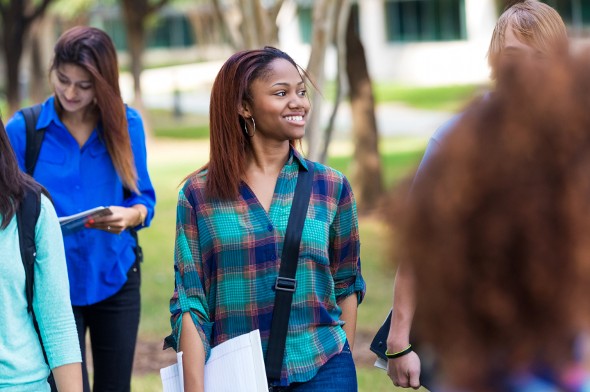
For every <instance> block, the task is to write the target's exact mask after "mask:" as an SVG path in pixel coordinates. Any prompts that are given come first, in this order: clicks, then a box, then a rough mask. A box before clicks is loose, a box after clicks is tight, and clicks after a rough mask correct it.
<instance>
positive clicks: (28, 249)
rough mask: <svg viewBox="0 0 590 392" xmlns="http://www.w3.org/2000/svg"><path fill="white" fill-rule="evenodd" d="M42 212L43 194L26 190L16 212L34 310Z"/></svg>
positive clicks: (29, 303) (31, 308)
mask: <svg viewBox="0 0 590 392" xmlns="http://www.w3.org/2000/svg"><path fill="white" fill-rule="evenodd" d="M40 212H41V194H40V193H39V192H35V191H31V190H30V191H27V192H25V197H24V198H23V200H22V201H21V203H20V206H19V208H18V210H17V212H16V219H17V226H18V241H19V245H20V254H21V259H22V262H23V266H24V268H25V279H26V286H25V290H26V295H27V309H28V311H29V312H32V311H33V285H34V281H35V275H34V271H35V257H36V256H37V246H36V244H35V226H36V225H37V220H38V218H39V213H40Z"/></svg>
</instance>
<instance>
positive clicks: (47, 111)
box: [37, 96, 61, 129]
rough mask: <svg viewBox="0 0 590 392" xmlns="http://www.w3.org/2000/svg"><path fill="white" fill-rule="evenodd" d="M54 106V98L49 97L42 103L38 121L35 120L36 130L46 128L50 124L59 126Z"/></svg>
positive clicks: (59, 122) (59, 121)
mask: <svg viewBox="0 0 590 392" xmlns="http://www.w3.org/2000/svg"><path fill="white" fill-rule="evenodd" d="M54 105H55V97H54V96H51V97H49V98H48V99H47V100H46V101H45V102H43V108H42V109H41V114H40V115H39V120H37V129H43V128H47V127H48V126H49V124H50V123H51V122H54V123H56V124H61V120H60V119H59V117H58V115H57V111H56V110H55V106H54Z"/></svg>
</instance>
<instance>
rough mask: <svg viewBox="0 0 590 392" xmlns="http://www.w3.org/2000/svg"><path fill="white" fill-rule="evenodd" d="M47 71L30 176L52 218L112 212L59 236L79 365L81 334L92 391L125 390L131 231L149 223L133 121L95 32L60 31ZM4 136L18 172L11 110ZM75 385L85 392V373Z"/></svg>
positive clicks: (133, 255)
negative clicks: (49, 87) (43, 191)
mask: <svg viewBox="0 0 590 392" xmlns="http://www.w3.org/2000/svg"><path fill="white" fill-rule="evenodd" d="M50 74H51V81H52V83H53V89H54V94H53V96H52V97H50V98H49V99H48V100H47V101H45V102H44V103H43V104H42V110H41V113H40V115H39V118H38V120H37V124H36V129H37V132H39V130H43V129H44V130H45V136H44V140H43V143H42V146H41V150H40V152H39V157H38V160H37V164H36V167H35V170H34V178H35V179H36V180H37V181H39V182H40V183H41V184H42V185H44V186H45V187H46V188H47V189H48V190H49V192H50V194H51V195H52V197H53V200H54V203H55V209H56V211H57V214H58V216H67V215H72V214H76V213H79V212H81V211H85V210H87V209H90V208H93V207H97V206H109V208H110V210H111V211H112V215H109V216H105V217H100V218H97V219H95V220H93V221H89V222H88V223H87V228H88V229H87V230H80V231H76V232H72V233H70V232H68V233H66V232H64V236H63V239H64V244H65V249H66V259H67V265H68V275H69V279H70V296H71V301H72V305H73V309H74V316H75V318H76V323H77V327H78V335H79V340H80V345H81V347H82V351H83V359H85V334H86V330H88V331H89V333H90V341H91V344H92V355H93V365H94V390H95V391H102V390H117V391H128V390H129V389H130V380H131V371H132V364H133V354H134V350H135V341H136V336H137V329H138V326H139V312H140V292H139V286H140V272H139V261H140V260H139V257H138V255H140V254H141V253H140V251H139V247H138V244H137V240H136V236H135V230H138V229H141V228H142V227H144V226H148V225H149V223H150V221H151V219H152V217H153V214H154V204H155V194H154V189H153V187H152V184H151V181H150V178H149V175H148V172H147V164H146V147H145V135H144V130H143V124H142V121H141V118H140V116H139V114H138V113H137V112H136V111H135V110H133V109H131V108H129V107H127V106H125V105H124V103H123V100H122V98H121V94H120V90H119V83H118V80H119V75H118V65H117V57H116V52H115V48H114V45H113V43H112V41H111V39H110V38H109V37H108V35H107V34H106V33H104V32H103V31H101V30H98V29H96V28H90V27H80V26H79V27H74V28H72V29H70V30H68V31H66V32H65V33H64V34H63V35H62V36H61V37H60V38H59V40H58V42H57V44H56V46H55V49H54V59H53V63H52V65H51V70H50ZM7 131H8V134H9V137H10V141H11V143H12V145H13V148H14V150H15V151H16V155H17V158H18V162H19V165H20V167H21V168H24V167H25V162H24V159H25V150H26V137H25V121H24V116H23V114H22V113H21V112H18V113H16V114H15V116H14V117H13V118H12V119H11V120H10V122H9V123H8V124H7ZM84 369H86V367H84ZM84 381H85V389H86V390H89V389H90V388H89V383H88V377H87V373H86V371H84Z"/></svg>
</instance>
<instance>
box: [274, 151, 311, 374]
mask: <svg viewBox="0 0 590 392" xmlns="http://www.w3.org/2000/svg"><path fill="white" fill-rule="evenodd" d="M307 167H308V170H307V171H306V170H304V169H302V168H300V169H299V175H298V177H297V185H296V186H295V193H294V196H293V204H292V205H291V212H290V213H289V220H288V222H287V231H286V232H285V241H284V244H283V253H282V256H281V266H280V268H279V276H278V277H277V280H276V283H275V292H276V293H275V303H274V310H273V314H272V322H271V326H270V336H269V338H268V347H267V350H266V361H265V367H266V376H267V377H268V378H269V379H272V380H278V379H280V378H281V369H282V367H283V358H284V356H285V343H286V340H287V328H288V326H289V315H290V314H291V303H292V302H293V293H294V292H295V290H296V288H297V282H296V280H295V274H296V272H297V261H298V259H299V245H300V243H301V233H302V231H303V224H304V223H305V217H306V216H307V208H308V206H309V200H310V196H311V188H312V185H313V169H314V165H313V163H312V162H310V161H307Z"/></svg>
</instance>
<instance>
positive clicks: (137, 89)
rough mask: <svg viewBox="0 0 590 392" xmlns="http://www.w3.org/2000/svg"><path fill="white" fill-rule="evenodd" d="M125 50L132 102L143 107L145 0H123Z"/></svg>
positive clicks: (146, 4)
mask: <svg viewBox="0 0 590 392" xmlns="http://www.w3.org/2000/svg"><path fill="white" fill-rule="evenodd" d="M122 5H123V15H124V17H125V32H126V33H127V51H128V53H129V61H130V69H131V76H132V78H133V104H134V106H138V107H139V108H143V105H142V99H141V71H142V69H143V61H142V60H143V58H142V57H143V51H144V50H145V25H144V23H145V22H144V21H145V18H146V17H147V14H148V3H147V0H123V1H122Z"/></svg>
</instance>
